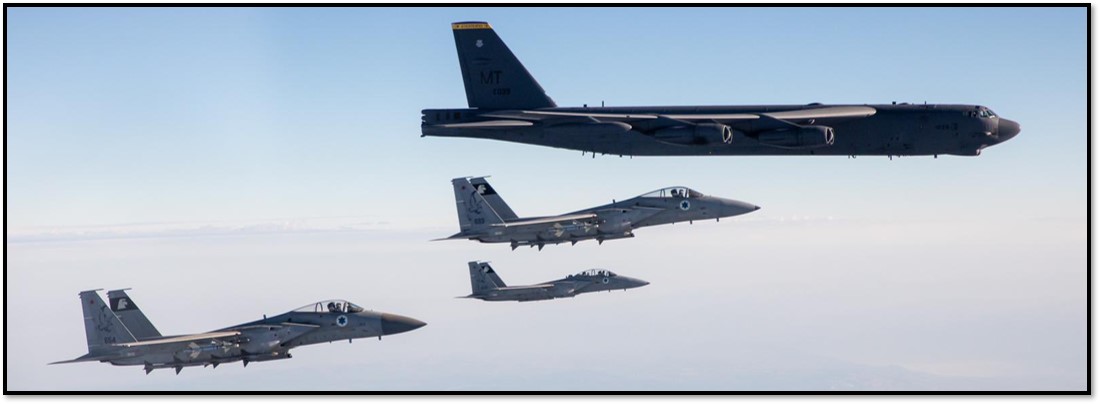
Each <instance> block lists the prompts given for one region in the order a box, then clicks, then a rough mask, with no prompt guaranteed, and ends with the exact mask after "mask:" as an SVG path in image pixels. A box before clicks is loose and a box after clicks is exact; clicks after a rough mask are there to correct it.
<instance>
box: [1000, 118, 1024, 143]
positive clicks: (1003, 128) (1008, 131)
mask: <svg viewBox="0 0 1100 404" xmlns="http://www.w3.org/2000/svg"><path fill="white" fill-rule="evenodd" d="M1018 133H1020V124H1019V123H1017V122H1016V121H1013V120H1011V119H1004V118H1001V119H1000V121H998V122H997V139H998V140H1000V141H1002V142H1004V141H1006V140H1008V139H1012V138H1013V137H1015V136H1016V134H1018Z"/></svg>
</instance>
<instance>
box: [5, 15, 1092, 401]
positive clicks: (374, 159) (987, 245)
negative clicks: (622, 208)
mask: <svg viewBox="0 0 1100 404" xmlns="http://www.w3.org/2000/svg"><path fill="white" fill-rule="evenodd" d="M7 13H8V19H7V24H8V26H7V51H8V55H7V56H8V58H7V68H8V71H7V73H8V76H7V101H8V104H7V119H8V120H7V128H8V130H7V158H8V160H7V170H8V171H7V177H6V179H7V191H8V194H7V208H6V222H7V227H6V233H7V237H8V239H7V247H8V251H7V252H8V254H9V255H8V256H7V258H6V264H7V274H6V275H7V281H8V283H7V287H6V291H5V292H6V298H7V304H8V318H7V332H8V334H7V335H8V340H7V341H6V342H7V343H8V347H9V349H8V351H7V355H8V357H7V360H8V365H9V369H18V370H19V371H18V372H11V373H8V374H7V375H6V377H7V381H8V388H9V389H12V390H20V389H100V388H103V389H233V388H243V389H968V388H969V389H991V388H992V389H1083V388H1084V386H1085V384H1084V383H1085V375H1086V373H1085V372H1086V362H1085V349H1086V345H1085V344H1086V317H1085V309H1086V286H1087V285H1086V282H1085V280H1086V271H1087V261H1086V253H1087V245H1086V240H1087V227H1086V217H1087V201H1086V198H1087V183H1086V181H1087V177H1086V174H1087V172H1086V165H1087V140H1088V139H1087V127H1086V124H1087V122H1086V114H1087V110H1086V106H1087V105H1086V103H1087V86H1086V78H1087V70H1086V62H1087V54H1086V13H1085V9H1084V8H1078V9H1041V8H1026V9H1025V8H998V9H985V8H974V9H965V8H964V9H959V8H950V9H947V8H944V9H903V8H890V9H870V8H866V9H855V8H847V9H844V8H842V9H833V8H829V9H803V8H796V9H786V8H782V9H768V8H754V9H736V8H735V9H703V8H695V9H674V8H653V9H599V8H591V9H590V8H584V9H533V8H524V9H480V8H459V9H358V8H340V9H336V8H323V9H296V8H287V9H235V8H212V9H199V8H157V9H110V8H105V9H29V8H9V9H8V10H7ZM462 20H486V21H489V22H490V23H491V24H492V25H493V27H494V28H495V29H496V30H497V32H498V34H500V35H501V37H502V38H503V39H504V40H505V42H506V43H508V45H509V46H510V47H511V48H512V50H513V51H514V52H515V53H516V55H517V56H518V57H519V58H520V60H522V61H523V62H524V64H525V65H526V67H527V69H528V70H530V71H531V73H532V74H533V75H534V76H535V77H536V78H537V79H538V80H539V82H540V83H541V84H542V86H543V87H544V88H545V89H546V90H547V92H548V93H549V94H550V96H551V97H553V98H554V99H555V101H557V103H558V104H559V105H562V106H572V105H580V104H584V103H588V104H590V105H592V104H598V103H599V102H601V101H606V103H607V105H609V106H624V105H661V104H665V105H692V104H703V105H706V104H710V105H721V104H805V103H810V102H822V103H889V102H891V101H899V102H925V101H927V102H929V103H972V104H981V105H985V106H988V107H990V108H992V109H993V110H994V111H996V112H997V113H998V114H999V115H1001V116H1004V117H1007V118H1009V119H1013V120H1016V121H1018V122H1020V124H1021V126H1022V132H1021V134H1020V135H1019V136H1018V137H1016V138H1014V139H1012V140H1011V141H1010V142H1007V143H1005V144H1002V145H998V146H995V147H992V148H989V149H986V150H985V151H984V152H983V155H982V156H979V157H954V156H941V157H940V158H938V159H933V158H931V157H919V158H917V157H913V158H901V159H894V160H888V159H887V158H885V157H881V158H872V157H860V158H857V159H854V160H852V159H847V158H844V157H717V158H703V157H682V158H667V157H666V158H656V157H653V158H633V159H628V158H619V157H598V158H596V159H592V158H590V157H587V156H585V157H582V156H581V154H580V152H574V151H568V150H559V149H551V148H543V147H536V146H529V145H521V144H511V143H504V142H493V141H485V140H474V139H444V138H421V137H420V136H419V133H420V129H419V127H418V126H419V124H420V120H419V111H420V110H421V109H424V108H446V107H465V96H464V93H463V91H464V90H463V87H462V81H461V78H460V76H459V67H458V63H457V58H456V55H455V50H454V41H453V38H452V36H451V32H450V27H449V23H451V22H454V21H462ZM466 175H492V176H493V177H492V179H491V181H492V183H493V185H494V187H495V188H496V189H497V190H498V191H499V192H500V193H501V195H502V196H503V197H504V198H505V199H506V200H507V201H508V203H509V204H510V205H511V206H512V207H513V209H515V210H516V211H517V213H519V214H520V215H536V214H552V213H561V212H567V211H573V210H577V209H581V208H584V207H587V206H591V205H595V204H601V203H606V202H609V201H610V200H611V199H612V198H616V199H622V198H626V197H630V196H633V195H636V194H640V193H643V192H647V191H650V190H653V189H656V188H660V187H663V186H668V185H686V186H690V187H693V188H695V189H697V190H699V191H702V192H704V193H708V194H714V195H718V196H723V197H729V198H734V199H738V200H743V201H746V202H750V203H753V204H756V205H760V206H761V207H763V209H762V210H760V211H758V212H755V213H752V214H750V215H746V216H742V217H738V218H734V219H731V220H724V221H722V222H721V223H714V222H707V223H696V224H695V225H691V226H688V225H674V226H664V227H656V228H648V229H643V230H640V231H639V232H638V237H637V238H635V239H631V240H620V241H613V242H608V243H606V244H604V245H603V246H597V245H596V244H595V243H582V244H578V245H577V246H575V247H568V246H557V247H547V248H546V249H545V250H544V251H542V252H538V251H535V250H528V249H523V250H519V251H515V252H512V251H510V250H509V248H508V247H507V245H487V244H478V243H474V242H458V241H456V242H435V243H431V242H427V240H429V239H432V238H437V237H443V236H447V235H450V234H452V233H454V232H455V231H456V229H457V220H456V218H455V209H454V206H453V201H454V199H453V196H452V193H451V187H450V184H449V180H450V179H451V178H453V177H458V176H466ZM469 260H491V261H493V262H494V267H495V268H497V270H498V272H500V274H501V276H502V277H503V278H504V280H505V281H506V282H509V283H516V284H522V283H532V282H538V281H544V280H549V279H554V278H557V277H559V276H562V275H565V274H567V273H573V272H578V271H581V270H583V269H587V268H590V267H606V268H609V269H611V270H613V271H616V272H619V273H622V274H624V275H628V276H634V277H638V278H642V279H645V280H648V281H650V282H651V285H649V286H647V287H645V288H641V289H635V290H631V291H629V292H625V293H612V294H596V295H584V296H581V297H578V298H576V299H570V300H564V301H551V302H538V303H525V304H514V303H488V302H479V301H469V300H456V299H453V297H454V296H459V295H465V294H467V293H469V282H468V276H467V273H466V265H465V263H466V261H469ZM120 287H133V288H134V290H133V291H132V292H131V295H132V296H133V298H134V299H135V300H136V301H138V302H139V304H140V305H141V306H142V308H143V309H144V310H145V312H146V313H147V314H148V315H149V316H150V317H151V318H152V320H153V322H154V323H155V324H156V325H157V327H158V328H159V329H160V330H161V331H162V332H165V333H168V334H178V333H186V332H199V331H205V330H210V329H214V328H218V327H223V326H227V325H230V324H236V323H240V322H243V321H248V320H252V319H254V318H257V317H259V316H260V315H261V314H277V313H279V312H281V311H285V310H287V309H291V308H294V307H297V306H300V305H302V304H306V303H309V302H312V301H316V300H321V299H327V298H345V299H348V300H351V301H353V302H356V303H358V304H361V305H363V306H366V307H369V308H374V309H377V310H382V311H389V312H395V313H400V314H404V315H409V316H412V317H415V318H418V319H421V320H424V321H426V322H427V323H428V326H427V327H425V328H422V329H420V330H417V331H414V332H412V333H409V334H402V335H397V336H393V337H391V338H386V339H384V340H383V341H382V342H378V341H377V340H362V341H356V342H355V343H354V344H352V345H350V346H348V345H347V344H346V343H334V344H332V345H331V346H329V345H322V346H312V347H305V348H299V349H297V350H295V351H294V355H295V358H294V359H292V360H290V361H281V362H270V363H258V364H255V365H254V366H249V368H248V369H247V370H242V369H240V367H239V366H227V367H219V368H218V369H217V370H216V371H211V370H210V369H186V370H184V372H183V373H182V374H181V375H180V376H175V375H173V374H172V372H170V371H167V372H154V373H153V375H150V376H145V375H144V374H143V372H142V371H141V369H140V368H135V367H111V366H108V365H105V364H97V363H92V364H75V365H64V366H49V367H47V366H45V363H47V362H52V361H56V360H62V359H70V358H73V357H76V356H79V355H81V354H83V353H84V352H85V345H84V337H83V325H82V323H81V313H80V309H79V307H78V304H77V299H76V293H77V292H78V291H80V290H85V289H92V288H120ZM43 313H47V314H46V317H45V318H46V320H43ZM12 348H16V349H12ZM224 374H232V375H233V377H217V376H218V375H224Z"/></svg>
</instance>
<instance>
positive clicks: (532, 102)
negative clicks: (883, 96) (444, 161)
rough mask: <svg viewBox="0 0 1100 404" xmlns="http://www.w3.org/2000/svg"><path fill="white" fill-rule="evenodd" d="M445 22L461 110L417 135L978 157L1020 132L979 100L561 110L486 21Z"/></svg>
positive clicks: (577, 146)
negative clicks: (462, 92)
mask: <svg viewBox="0 0 1100 404" xmlns="http://www.w3.org/2000/svg"><path fill="white" fill-rule="evenodd" d="M452 29H453V30H454V37H455V45H456V47H457V49H458V59H459V65H460V66H461V68H462V78H463V81H464V83H465V86H466V99H467V102H468V104H469V106H470V108H463V109H425V110H423V111H422V114H423V117H422V123H421V135H422V136H443V137H470V138H481V139H493V140H503V141H508V142H517V143H526V144H534V145H540V146H550V147H558V148H565V149H573V150H582V151H587V152H592V153H602V154H610V155H620V156H628V155H629V156H709V155H757V156H761V155H780V156H781V155H823V156H824V155H840V156H857V155H885V156H918V155H939V154H953V155H962V156H977V155H979V154H980V153H981V151H982V149H984V148H986V147H989V146H993V145H996V144H999V143H1003V142H1005V141H1007V140H1009V139H1011V138H1012V137H1014V136H1016V134H1017V133H1019V132H1020V125H1019V124H1018V123H1016V122H1014V121H1011V120H1008V119H1005V118H1002V117H999V116H997V114H994V113H993V111H992V110H990V109H989V108H986V107H984V106H980V105H942V104H941V105H935V104H922V105H910V104H904V103H903V104H888V105H822V104H818V103H813V104H807V105H753V106H700V107H696V106H672V107H606V108H605V107H588V106H585V107H581V108H561V107H558V106H557V104H556V103H554V101H553V100H552V99H551V98H550V97H549V96H548V95H546V93H545V92H544V91H543V89H542V87H541V86H540V85H539V84H538V82H536V81H535V79H534V77H533V76H531V74H530V73H529V72H528V71H527V69H526V68H524V67H523V65H522V64H521V63H520V62H519V60H518V59H517V58H516V57H515V55H513V54H512V51H511V50H509V49H508V47H507V46H506V45H505V44H504V42H503V41H502V40H501V39H500V38H499V37H498V36H497V34H496V33H495V32H494V31H493V29H492V28H491V27H490V26H489V24H487V23H484V22H465V23H455V24H452ZM594 155H595V154H593V156H594Z"/></svg>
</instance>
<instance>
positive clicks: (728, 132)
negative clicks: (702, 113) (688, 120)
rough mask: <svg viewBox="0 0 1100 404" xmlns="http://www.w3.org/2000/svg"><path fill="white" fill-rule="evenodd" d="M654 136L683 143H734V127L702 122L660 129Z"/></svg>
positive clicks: (669, 141)
mask: <svg viewBox="0 0 1100 404" xmlns="http://www.w3.org/2000/svg"><path fill="white" fill-rule="evenodd" d="M653 136H654V137H655V138H657V140H660V141H662V142H665V143H673V144H681V145H713V144H731V143H733V129H731V128H730V127H729V126H727V125H723V124H720V123H701V124H697V125H685V126H676V127H671V128H666V129H660V130H658V131H657V132H655V133H654V134H653Z"/></svg>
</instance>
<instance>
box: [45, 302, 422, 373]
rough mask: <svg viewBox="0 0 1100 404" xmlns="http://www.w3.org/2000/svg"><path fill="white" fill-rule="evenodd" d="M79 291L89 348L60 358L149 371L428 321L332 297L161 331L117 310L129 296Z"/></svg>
mask: <svg viewBox="0 0 1100 404" xmlns="http://www.w3.org/2000/svg"><path fill="white" fill-rule="evenodd" d="M114 292H116V291H112V293H114ZM80 296H81V302H82V305H83V306H84V313H85V330H86V332H87V334H88V335H87V337H88V354H86V355H84V356H81V357H79V358H76V359H74V360H71V361H62V362H57V363H72V362H91V361H98V362H107V363H110V364H112V365H117V366H144V368H145V372H146V373H149V372H151V371H153V370H154V369H163V368H171V369H175V370H176V373H179V372H180V370H181V369H183V368H184V367H189V366H208V365H213V366H214V367H217V366H218V365H220V364H223V363H230V362H243V363H244V365H245V366H248V363H249V362H260V361H270V360H279V359H288V358H290V357H291V356H290V353H289V351H290V349H292V348H295V347H298V346H302V345H310V344H319V343H322V342H332V341H341V340H348V341H349V342H350V340H353V339H356V338H369V337H378V338H381V337H382V336H383V335H391V334H397V333H402V332H406V331H411V330H415V329H417V328H420V327H422V326H424V323H423V322H421V321H419V320H415V319H412V318H409V317H405V316H400V315H395V314H389V313H380V312H375V311H370V310H364V309H363V308H361V307H359V306H357V305H355V304H352V303H350V302H347V301H344V300H329V301H323V302H318V303H314V304H312V305H306V306H303V307H301V308H298V309H296V310H293V311H290V312H287V313H284V314H280V315H277V316H271V317H265V318H264V319H261V320H257V321H253V322H250V323H245V324H240V325H236V326H233V327H227V328H223V329H220V330H216V331H211V332H207V333H202V334H188V335H178V336H161V335H160V334H159V333H158V332H156V330H155V328H154V327H152V325H151V324H149V323H148V320H147V319H146V318H145V316H144V315H140V312H138V314H139V315H138V316H130V315H116V313H123V312H125V311H133V309H136V306H134V305H133V304H132V300H129V297H128V296H127V297H125V299H127V300H126V301H125V302H126V303H124V304H122V305H119V304H117V301H115V300H112V307H108V306H106V305H104V304H103V302H102V300H101V299H100V298H99V296H98V295H97V294H96V292H95V291H85V292H81V294H80ZM131 329H132V330H135V331H131ZM136 330H152V331H141V332H138V331H136ZM144 332H151V333H152V334H143V333H144Z"/></svg>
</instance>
